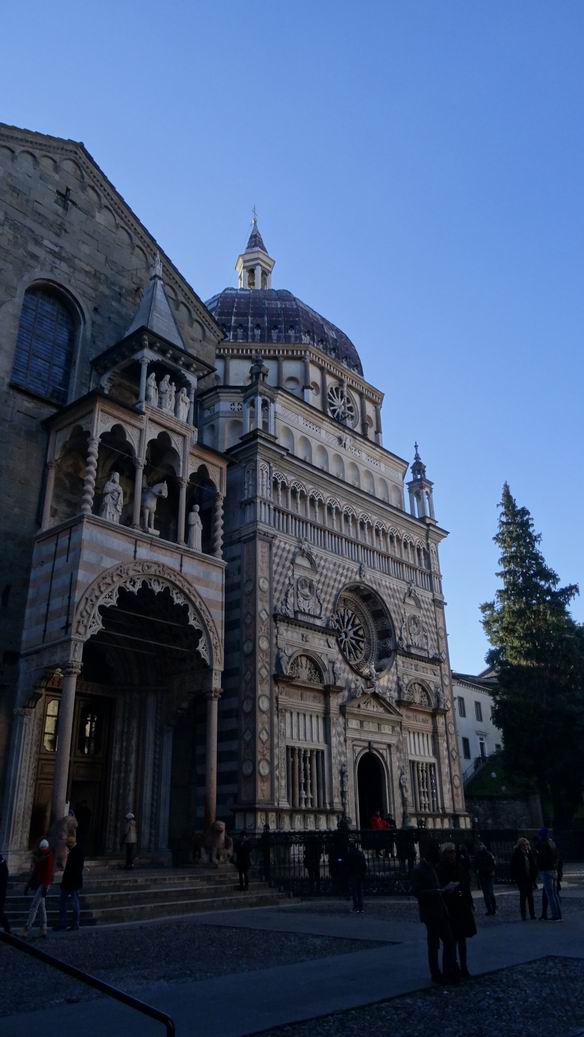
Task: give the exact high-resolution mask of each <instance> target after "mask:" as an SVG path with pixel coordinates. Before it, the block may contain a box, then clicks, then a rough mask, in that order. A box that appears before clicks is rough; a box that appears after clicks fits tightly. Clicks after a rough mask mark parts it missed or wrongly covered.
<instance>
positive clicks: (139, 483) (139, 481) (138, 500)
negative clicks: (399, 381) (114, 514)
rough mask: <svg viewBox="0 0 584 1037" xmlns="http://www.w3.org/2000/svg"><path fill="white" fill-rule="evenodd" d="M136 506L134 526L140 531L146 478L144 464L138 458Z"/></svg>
mask: <svg viewBox="0 0 584 1037" xmlns="http://www.w3.org/2000/svg"><path fill="white" fill-rule="evenodd" d="M134 468H135V474H134V506H133V508H132V525H133V526H134V528H135V529H140V510H141V507H142V479H143V477H144V462H143V461H140V460H139V459H138V458H135V459H134Z"/></svg>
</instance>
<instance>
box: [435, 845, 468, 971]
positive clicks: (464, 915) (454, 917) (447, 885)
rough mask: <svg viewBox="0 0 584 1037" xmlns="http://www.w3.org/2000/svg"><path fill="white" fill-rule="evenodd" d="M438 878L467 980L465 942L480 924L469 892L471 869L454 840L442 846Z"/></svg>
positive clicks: (459, 965)
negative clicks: (476, 920)
mask: <svg viewBox="0 0 584 1037" xmlns="http://www.w3.org/2000/svg"><path fill="white" fill-rule="evenodd" d="M436 871H437V874H438V879H439V881H440V885H441V886H442V890H443V893H442V897H443V899H444V903H445V905H446V910H447V911H448V916H449V918H450V926H451V929H452V935H453V937H454V940H455V943H456V948H457V951H458V971H459V973H460V975H461V976H462V977H463V978H464V979H468V978H469V975H470V973H469V971H468V964H467V956H466V941H467V939H468V938H469V937H470V936H476V932H477V927H476V922H475V920H474V905H473V900H472V893H471V891H470V869H469V868H467V866H466V864H465V862H464V856H462V855H461V854H458V855H457V852H456V847H455V846H454V844H453V843H447V845H446V846H444V847H443V849H442V860H441V861H440V864H439V865H438V867H437V869H436Z"/></svg>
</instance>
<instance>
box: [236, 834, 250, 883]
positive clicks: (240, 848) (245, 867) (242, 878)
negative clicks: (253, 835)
mask: <svg viewBox="0 0 584 1037" xmlns="http://www.w3.org/2000/svg"><path fill="white" fill-rule="evenodd" d="M251 851H252V844H251V842H250V840H249V839H248V837H247V832H245V831H243V832H242V833H241V835H240V837H239V841H238V842H237V843H236V846H235V863H236V864H237V871H238V873H239V888H240V889H241V890H244V889H249V866H250V864H251Z"/></svg>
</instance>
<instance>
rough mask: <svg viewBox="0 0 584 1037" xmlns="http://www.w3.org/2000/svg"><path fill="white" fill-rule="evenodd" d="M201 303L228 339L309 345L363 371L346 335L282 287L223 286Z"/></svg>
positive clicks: (353, 368) (348, 366) (353, 347)
mask: <svg viewBox="0 0 584 1037" xmlns="http://www.w3.org/2000/svg"><path fill="white" fill-rule="evenodd" d="M205 305H206V307H207V309H208V310H209V312H210V313H211V314H212V315H213V317H214V318H215V320H216V321H217V323H218V324H219V326H220V327H221V328H222V330H223V333H224V335H225V338H226V339H227V341H228V342H258V343H261V342H267V343H270V342H273V343H279V344H282V345H284V344H286V343H301V344H303V345H312V346H315V347H316V348H317V349H320V350H322V352H323V353H327V354H328V356H330V357H331V358H332V359H334V360H337V361H338V362H339V363H341V364H344V366H345V367H347V368H349V370H351V371H356V372H357V373H358V374H360V375H362V374H363V368H362V367H361V360H360V359H359V354H358V352H357V350H356V349H355V346H354V345H353V343H352V342H351V340H350V338H348V337H347V335H345V333H344V332H343V331H341V330H340V328H337V327H336V326H335V325H334V324H331V322H330V321H329V320H327V319H326V317H321V315H320V314H319V313H317V312H316V310H313V309H311V307H310V306H307V305H306V303H304V302H302V301H301V299H298V298H297V297H296V296H295V295H293V294H292V292H289V291H287V290H286V289H284V288H253V289H250V288H225V289H224V290H223V291H222V292H219V294H218V295H214V296H213V298H212V299H209V300H208V302H207V303H206V304H205Z"/></svg>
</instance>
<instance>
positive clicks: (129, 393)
mask: <svg viewBox="0 0 584 1037" xmlns="http://www.w3.org/2000/svg"><path fill="white" fill-rule="evenodd" d="M0 178H1V179H0V192H1V208H0V343H1V349H0V393H1V395H2V406H1V407H0V434H1V437H2V446H3V450H2V457H3V478H2V504H3V518H2V532H3V538H4V544H5V550H4V552H3V553H2V556H1V561H0V566H1V571H0V608H1V609H2V623H1V624H0V641H1V643H0V653H1V655H0V658H1V667H2V669H1V676H0V766H1V768H2V771H1V773H2V793H3V795H2V808H1V810H2V813H1V817H0V846H1V847H2V848H3V849H4V850H8V851H9V853H10V857H11V859H12V860H13V861H16V862H18V861H19V860H24V859H25V856H26V854H27V851H28V847H29V846H30V845H31V843H32V842H34V840H35V839H36V838H38V836H39V835H41V834H42V833H44V832H45V831H46V828H47V826H48V824H49V821H50V817H51V812H52V813H53V814H61V813H62V811H63V810H64V809H65V805H66V803H67V802H70V803H72V804H74V805H75V804H79V803H82V804H83V806H84V812H85V816H86V817H87V816H89V817H90V819H91V820H90V822H88V824H89V829H90V831H89V842H90V846H89V849H90V852H92V853H95V854H107V853H112V852H114V851H115V849H116V848H117V845H118V840H119V825H120V819H121V817H122V816H123V814H124V813H125V812H126V810H128V809H132V810H134V811H135V813H136V814H137V817H138V826H139V832H140V844H141V850H142V852H143V853H145V854H146V853H147V854H150V855H151V856H152V857H156V858H157V859H170V857H171V855H174V857H175V859H184V857H185V855H186V854H188V847H189V845H190V839H191V835H192V831H193V829H194V828H195V826H198V827H201V826H202V825H203V823H204V820H205V818H206V819H207V820H209V819H210V818H212V817H214V816H215V811H216V798H217V784H218V795H219V810H220V811H221V815H222V816H225V817H226V818H227V819H228V820H229V819H230V818H231V817H232V816H234V817H235V822H236V823H237V824H238V825H240V824H243V823H245V824H246V825H249V826H251V827H257V828H261V827H262V826H263V825H264V824H265V823H266V822H267V823H269V824H270V826H271V827H275V826H278V827H282V828H314V827H323V828H324V827H331V826H334V825H335V824H336V821H337V819H338V817H339V816H340V815H341V814H342V813H345V814H347V815H349V816H350V817H351V818H352V819H353V821H354V822H355V823H364V822H365V821H366V820H367V818H368V816H369V815H370V813H371V811H372V810H373V809H375V808H377V807H379V808H380V809H382V810H384V811H390V812H392V813H394V814H395V815H396V816H397V818H398V820H400V821H401V820H402V818H405V819H406V820H408V821H411V822H414V823H415V821H416V820H418V821H424V823H426V824H428V825H448V824H451V823H461V824H465V823H466V815H465V813H464V802H463V796H462V789H461V783H460V774H459V762H458V754H457V749H456V734H455V729H454V724H453V722H452V721H453V718H452V713H451V708H452V690H451V683H450V671H449V665H448V658H447V645H446V633H445V626H444V602H443V598H442V592H441V583H440V571H439V563H438V545H439V543H440V541H441V540H442V538H443V537H444V536H445V532H444V530H442V529H441V528H440V527H439V526H438V524H437V522H436V519H435V516H434V505H433V488H432V483H431V482H430V480H429V479H428V478H427V476H426V470H425V467H424V465H423V463H422V461H421V459H420V457H419V455H418V452H417V450H416V456H415V460H414V463H413V465H412V469H411V475H410V478H409V480H408V481H407V493H408V508H407V509H406V507H405V502H404V484H405V480H406V477H407V469H408V465H407V463H406V462H405V461H404V460H402V459H401V458H399V457H397V456H396V455H394V454H392V453H391V452H389V451H387V450H385V449H384V448H383V446H382V431H381V417H380V414H381V410H380V408H381V403H382V394H381V393H380V392H379V391H378V390H376V389H375V388H374V387H373V386H371V385H369V384H368V383H367V382H366V381H365V379H364V378H363V372H362V369H361V363H360V360H359V356H358V354H357V352H356V350H355V347H354V346H353V344H352V343H351V342H350V340H349V339H348V338H347V336H346V335H344V334H343V333H342V332H341V331H340V330H339V329H338V328H336V327H335V326H334V325H332V324H331V323H330V322H329V321H327V320H325V319H324V318H322V317H320V316H319V315H318V314H317V313H316V312H315V311H314V310H312V309H310V307H308V306H306V305H305V304H303V303H302V302H300V300H298V299H297V298H296V297H295V296H293V295H292V294H291V293H290V292H287V291H283V290H281V289H274V288H272V287H271V277H272V271H273V268H274V260H273V259H271V258H270V256H269V255H268V253H267V250H266V248H265V245H264V243H263V241H262V238H261V235H260V232H259V230H258V228H257V224H256V223H255V222H254V224H253V227H252V233H251V235H250V239H249V242H248V245H247V248H246V250H245V251H244V252H243V253H242V255H241V256H240V257H239V259H238V261H237V267H236V269H237V273H238V277H239V287H238V288H236V289H226V290H225V291H223V292H221V293H220V294H219V295H217V296H215V297H214V298H213V299H211V300H210V301H209V302H208V303H207V305H206V306H205V305H204V304H203V303H202V301H201V300H200V299H199V297H198V296H197V295H196V293H195V292H194V291H193V289H192V288H191V287H190V285H189V284H188V283H187V282H186V281H185V279H184V277H182V275H181V274H180V272H179V271H178V270H176V269H175V267H174V266H173V265H172V262H171V261H170V260H169V259H168V257H166V256H165V255H164V254H162V252H161V251H160V250H159V249H158V246H157V244H156V242H155V241H154V239H153V238H152V236H151V235H150V234H149V232H148V231H147V230H146V229H145V228H144V227H143V225H142V224H141V223H140V221H139V220H138V219H137V217H136V216H135V215H134V213H133V212H132V210H131V209H130V208H129V206H128V205H127V203H126V202H125V201H124V199H123V198H122V197H121V196H120V195H119V194H118V192H117V191H116V190H115V189H114V188H113V186H112V185H111V183H110V182H109V181H108V180H107V178H106V177H105V175H104V174H103V172H102V171H101V170H100V169H99V167H98V166H97V165H96V163H95V162H94V160H93V159H92V158H91V156H90V155H89V154H88V152H87V151H86V149H85V148H84V147H83V145H82V144H78V143H75V142H72V141H67V140H61V139H58V138H54V137H49V136H47V135H44V134H38V133H32V132H29V131H23V130H19V129H15V128H13V127H8V126H0ZM224 502H225V545H223V512H224Z"/></svg>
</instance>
